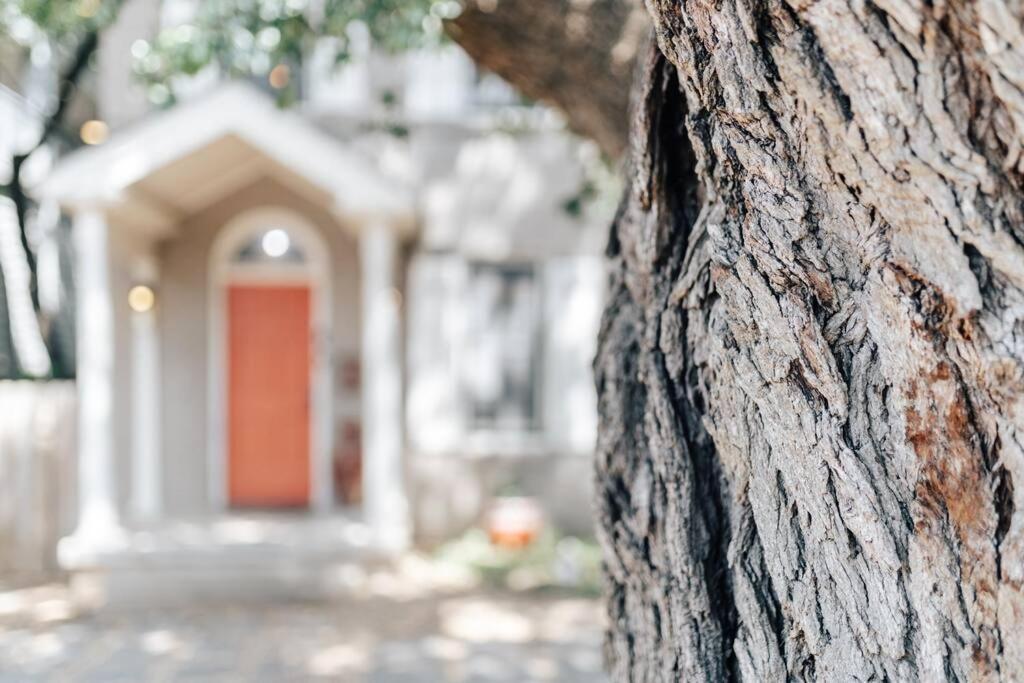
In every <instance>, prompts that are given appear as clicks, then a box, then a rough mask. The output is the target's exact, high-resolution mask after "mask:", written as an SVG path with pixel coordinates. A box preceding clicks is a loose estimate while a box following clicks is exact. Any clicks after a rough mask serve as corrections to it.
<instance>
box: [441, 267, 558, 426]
mask: <svg viewBox="0 0 1024 683" xmlns="http://www.w3.org/2000/svg"><path fill="white" fill-rule="evenodd" d="M540 304H541V301H540V288H539V283H538V279H537V277H536V273H535V270H534V268H533V266H529V265H509V264H483V263H478V264H473V265H471V266H470V277H469V283H468V288H467V316H468V320H467V335H466V343H465V356H464V358H463V362H462V363H461V367H462V373H461V374H462V377H461V389H462V393H463V396H464V397H465V398H466V403H467V408H468V413H469V414H468V419H469V425H470V428H471V429H472V430H474V431H496V432H509V431H530V430H536V429H538V428H539V427H540V406H539V396H540V387H539V377H540V322H541V321H540V308H541V305H540Z"/></svg>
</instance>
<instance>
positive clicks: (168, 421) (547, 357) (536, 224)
mask: <svg viewBox="0 0 1024 683" xmlns="http://www.w3.org/2000/svg"><path fill="white" fill-rule="evenodd" d="M150 18H151V17H150ZM142 19H146V17H145V16H143V17H142ZM142 19H140V18H139V17H135V18H134V19H133V20H142ZM122 32H123V33H125V34H128V33H130V32H128V31H126V30H125V31H122ZM111 35H113V36H115V37H116V36H117V35H119V33H118V30H114V31H112V33H111ZM115 47H116V46H105V47H104V49H105V50H113V49H115ZM122 47H123V46H122ZM102 54H103V53H101V56H102ZM314 62H315V60H314ZM101 64H110V65H112V66H110V68H112V69H116V68H118V64H119V63H118V62H117V60H115V59H110V58H107V59H106V61H104V60H103V59H101ZM438 70H441V72H442V73H441V74H440V76H438V75H437V72H438ZM312 71H314V72H315V69H312ZM396 73H397V74H398V76H396V75H395V74H396ZM432 74H433V75H432ZM460 74H461V75H460ZM310 78H312V77H310ZM326 78H327V77H324V78H321V79H319V80H317V79H312V80H311V81H310V82H309V83H308V84H307V86H306V88H305V89H306V92H307V100H306V101H304V102H302V103H300V105H299V106H297V107H296V108H293V109H291V110H281V109H279V108H278V107H276V106H275V105H274V103H273V101H272V99H271V98H270V97H269V96H268V95H267V94H266V93H264V92H261V91H260V90H259V89H257V88H254V87H253V86H251V85H248V84H243V83H215V84H213V85H211V86H209V87H207V88H206V91H205V92H203V93H201V94H198V95H196V96H195V97H192V98H190V99H188V100H187V101H185V102H183V103H181V104H178V105H176V106H174V107H172V108H170V109H168V110H165V111H160V112H151V113H147V114H145V115H143V116H142V117H141V118H139V119H138V120H136V121H134V122H125V123H124V125H121V126H119V127H117V128H115V129H114V132H113V134H112V136H111V137H110V139H109V140H108V141H106V142H105V143H104V144H101V145H98V146H95V147H90V148H85V149H83V150H80V151H78V152H75V153H73V154H71V155H69V156H68V157H66V158H64V159H62V160H61V161H60V162H59V163H58V164H57V166H56V168H55V169H54V170H53V172H51V173H50V174H49V175H48V176H47V177H46V178H45V180H44V181H43V182H42V183H40V184H39V185H38V186H37V187H36V188H35V192H36V195H37V197H38V198H39V199H40V200H41V201H43V202H52V203H56V204H57V205H59V206H60V207H61V209H62V210H63V211H64V213H65V214H66V215H68V216H69V217H70V220H71V221H72V224H73V228H72V230H73V239H74V244H75V251H76V263H75V268H76V287H77V307H76V310H77V321H78V323H77V335H78V336H77V363H78V367H77V387H78V397H79V400H78V405H79V413H78V430H77V433H78V436H77V443H78V449H77V461H78V473H77V477H78V501H77V522H76V524H77V526H76V528H75V530H74V531H73V533H71V534H70V535H69V536H68V537H67V538H65V539H64V540H63V541H62V542H61V547H60V552H59V555H60V560H61V562H62V563H63V564H64V566H65V567H67V568H68V569H70V570H72V571H73V572H75V573H76V574H77V575H79V576H81V577H82V578H83V581H89V580H96V579H98V580H99V584H98V585H100V586H101V587H102V588H103V589H104V590H108V591H109V589H110V587H111V586H112V585H114V582H112V581H107V580H105V578H104V577H109V576H110V575H111V573H112V572H115V573H116V572H122V574H123V576H121V577H120V579H119V582H118V585H119V586H121V587H122V589H124V590H127V591H128V592H131V591H132V590H136V591H138V592H145V589H146V585H148V581H149V579H146V578H145V577H146V576H151V575H152V572H153V571H156V570H157V569H159V570H161V571H176V572H178V575H179V576H187V577H190V578H189V580H190V581H192V583H191V584H190V588H189V590H192V591H196V590H200V584H201V583H202V582H201V581H200V579H199V578H198V577H199V576H200V575H204V576H205V575H209V571H208V570H209V569H210V567H212V566H216V567H220V568H222V569H223V567H224V563H225V562H227V561H228V560H229V559H231V558H233V560H232V561H236V562H244V563H246V564H245V566H246V567H249V568H250V569H252V568H253V567H259V568H261V569H262V572H261V571H259V570H255V569H252V570H251V571H249V570H247V572H246V573H245V574H246V576H249V577H250V579H251V580H254V581H256V580H266V581H267V582H271V581H274V580H278V581H279V580H280V579H281V578H282V577H290V579H291V580H293V583H296V585H297V583H298V582H299V578H302V579H303V581H304V584H303V585H308V584H309V581H308V580H307V579H308V578H309V577H308V576H307V574H309V573H310V572H311V571H318V570H319V569H321V568H324V567H327V566H328V565H329V564H330V562H331V561H333V560H334V559H336V558H338V557H348V556H351V555H352V554H353V553H363V552H366V553H380V552H392V551H395V550H401V549H404V548H406V547H408V546H409V545H410V544H412V543H414V542H424V543H432V542H436V541H440V540H443V539H445V538H448V537H451V536H452V535H453V534H456V533H459V532H460V531H461V530H463V529H465V528H466V527H467V526H469V525H471V524H474V523H476V522H478V521H479V519H480V516H481V514H482V513H483V511H484V510H486V507H487V504H488V501H489V500H490V499H491V498H492V497H493V496H495V495H499V494H501V493H507V492H515V493H517V494H522V495H530V496H533V497H535V498H536V499H538V500H539V501H540V502H541V504H542V505H543V506H544V507H545V509H546V510H547V514H548V516H549V519H550V522H551V524H553V525H555V526H557V527H559V528H561V529H563V530H566V531H570V532H585V531H586V530H587V528H588V525H589V496H590V465H589V459H588V455H589V454H590V453H591V451H592V448H593V442H594V435H595V422H596V417H595V400H594V393H593V388H592V386H591V378H590V371H589V364H590V359H591V357H592V354H593V344H594V341H593V340H594V338H595V337H596V330H597V325H598V320H599V311H600V304H601V295H602V291H603V274H602V265H601V249H602V246H603V245H602V241H603V236H604V225H605V223H606V221H607V215H606V214H603V213H601V212H599V211H596V210H590V209H588V208H584V209H583V210H582V212H581V211H576V212H575V213H570V212H568V211H566V210H565V208H564V206H563V205H564V204H565V203H566V200H567V199H568V198H570V197H572V196H573V195H574V194H576V193H578V191H579V188H580V186H581V184H582V183H584V181H585V173H586V169H585V166H586V164H585V163H584V158H583V157H584V155H585V154H586V153H587V150H586V148H585V147H584V146H581V143H579V142H577V141H575V140H574V139H572V138H570V137H569V136H567V135H566V134H565V133H563V132H562V131H561V130H560V128H559V126H558V125H556V124H555V123H553V122H552V120H551V116H550V114H549V113H546V112H544V111H542V110H536V109H528V108H506V109H500V108H490V109H486V108H480V107H478V108H477V109H472V110H467V108H466V107H467V106H468V105H467V100H468V99H471V96H473V97H479V93H480V92H481V89H480V85H479V83H477V82H476V80H475V79H476V76H475V75H474V74H473V73H472V68H471V66H470V65H469V63H468V61H467V60H466V59H465V58H464V57H462V56H461V55H460V54H458V53H457V52H455V51H454V48H451V49H449V50H447V51H444V52H441V53H438V54H435V55H429V56H419V57H416V58H407V59H405V60H404V61H402V62H401V63H398V62H396V61H395V58H378V57H373V56H372V55H370V56H369V57H367V59H366V60H364V61H363V62H362V63H361V64H359V65H357V66H355V67H353V68H352V69H349V70H348V72H346V73H344V74H342V75H341V76H337V77H335V76H331V77H330V79H327V80H325V79H326ZM460 79H461V80H460ZM116 81H117V79H116V78H114V80H113V82H116ZM453 82H454V83H455V84H456V85H458V84H459V83H463V84H464V85H465V87H463V88H462V90H459V89H458V88H455V89H452V86H451V85H450V84H451V83H453ZM431 83H434V84H435V85H434V87H433V88H431V87H430V84H431ZM382 84H387V86H388V87H389V88H395V87H397V88H400V91H401V92H402V93H403V95H402V116H401V121H402V131H401V132H399V133H396V132H395V131H394V130H393V128H394V126H393V125H392V126H390V129H388V128H389V127H388V126H381V125H377V124H379V123H380V121H381V118H380V112H379V111H378V110H377V109H376V108H375V107H376V105H375V102H376V100H375V98H374V96H373V92H375V90H374V89H375V88H377V89H379V88H380V87H383V86H382ZM442 84H449V85H442ZM424 88H426V89H424ZM445 88H448V90H445ZM318 93H319V94H318ZM115 94H116V93H115ZM111 96H113V95H111ZM100 111H101V113H102V111H103V107H102V103H101V107H100ZM140 568H143V569H145V570H146V571H148V572H150V574H149V575H147V574H146V573H145V572H142V571H139V570H140ZM203 572H205V574H203ZM228 574H230V573H229V572H224V575H228ZM237 575H238V572H235V573H234V576H237ZM132 576H134V577H136V578H137V579H138V580H137V581H136V583H135V584H132V582H131V581H130V580H128V578H130V577H132ZM126 577H128V578H126ZM324 577H325V575H324V574H323V573H321V574H319V575H317V577H316V578H317V580H318V581H321V582H323V581H325V580H326V579H325V578H324ZM132 585H134V586H135V588H134V589H133V588H131V586H132ZM125 586H128V588H124V587H125ZM218 590H220V588H218Z"/></svg>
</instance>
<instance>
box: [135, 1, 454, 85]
mask: <svg viewBox="0 0 1024 683" xmlns="http://www.w3.org/2000/svg"><path fill="white" fill-rule="evenodd" d="M459 8H460V7H459V4H458V2H456V1H455V0H320V1H319V2H317V1H313V0H207V1H205V2H203V3H201V4H200V6H199V8H198V10H197V12H196V14H195V16H194V17H192V19H191V20H189V21H188V22H186V23H183V24H181V25H180V26H176V27H173V28H170V29H167V30H165V31H163V32H161V33H160V35H158V36H157V37H156V39H155V40H153V41H152V42H149V41H144V40H140V41H138V42H137V43H136V44H135V45H134V46H133V48H132V53H133V57H134V58H135V59H136V70H137V72H138V74H139V76H140V77H141V78H142V80H143V82H145V83H146V84H147V86H148V92H149V95H150V99H151V100H153V101H154V102H155V103H157V104H165V103H168V102H170V101H171V100H172V99H173V95H174V93H173V84H174V80H175V77H176V76H179V75H194V74H197V73H198V72H200V71H201V70H202V69H204V68H205V67H207V66H209V65H211V64H214V65H216V66H217V67H218V68H219V69H220V70H221V72H222V73H226V74H230V75H233V76H257V77H263V76H267V75H268V74H270V73H272V70H273V69H274V68H275V67H277V66H279V65H284V66H286V67H290V68H292V69H294V67H296V66H298V65H301V63H302V60H303V58H304V57H305V56H306V55H308V54H309V53H310V51H311V50H312V47H313V45H314V43H316V42H318V41H320V40H321V39H324V38H328V39H330V40H329V41H328V42H327V44H329V46H330V49H331V50H332V53H333V55H332V56H333V59H334V63H335V64H342V63H344V62H345V61H347V60H348V58H349V56H350V48H351V43H352V35H353V27H355V26H357V25H358V26H360V27H364V28H365V31H367V32H368V33H369V35H370V37H371V38H372V40H373V41H374V43H375V44H376V45H378V46H380V47H383V48H385V49H388V50H392V51H398V50H405V49H411V48H417V47H422V46H426V45H429V44H431V43H435V42H437V41H439V40H440V39H441V22H442V20H443V19H445V18H447V17H451V16H454V15H455V14H457V13H458V11H459ZM286 73H287V72H283V73H282V77H281V78H280V79H279V80H278V81H277V82H275V83H273V85H274V87H276V88H277V89H278V90H279V91H280V93H281V99H282V100H283V101H284V102H288V101H290V100H292V99H294V97H295V94H296V93H295V89H296V88H297V83H296V82H295V81H294V79H289V78H287V77H284V76H283V74H286Z"/></svg>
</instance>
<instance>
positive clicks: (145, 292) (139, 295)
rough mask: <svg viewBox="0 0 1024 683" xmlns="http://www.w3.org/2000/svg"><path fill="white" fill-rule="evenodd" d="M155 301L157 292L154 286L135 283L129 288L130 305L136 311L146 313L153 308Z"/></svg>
mask: <svg viewBox="0 0 1024 683" xmlns="http://www.w3.org/2000/svg"><path fill="white" fill-rule="evenodd" d="M155 303H156V293H155V292H154V291H153V288H152V287H147V286H146V285H135V286H134V287H132V288H131V289H130V290H128V306H129V307H130V308H131V309H132V310H133V311H135V312H136V313H146V312H148V311H151V310H153V305H154V304H155Z"/></svg>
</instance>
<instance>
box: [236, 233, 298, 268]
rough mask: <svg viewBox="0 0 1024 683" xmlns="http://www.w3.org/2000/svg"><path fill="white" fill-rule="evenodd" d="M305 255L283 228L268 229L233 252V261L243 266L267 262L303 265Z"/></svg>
mask: <svg viewBox="0 0 1024 683" xmlns="http://www.w3.org/2000/svg"><path fill="white" fill-rule="evenodd" d="M305 260H306V255H305V254H304V253H302V249H301V248H300V247H298V246H297V245H296V244H295V243H294V242H293V241H292V238H291V235H289V234H288V232H287V231H286V230H284V229H283V228H270V229H268V230H266V231H264V232H260V233H258V234H257V235H254V236H253V237H252V238H251V239H250V240H249V241H248V242H246V243H245V244H243V245H242V246H241V248H239V249H238V251H237V252H235V257H234V261H235V262H236V263H243V264H257V263H268V262H274V261H277V262H281V263H303V262H305Z"/></svg>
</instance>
